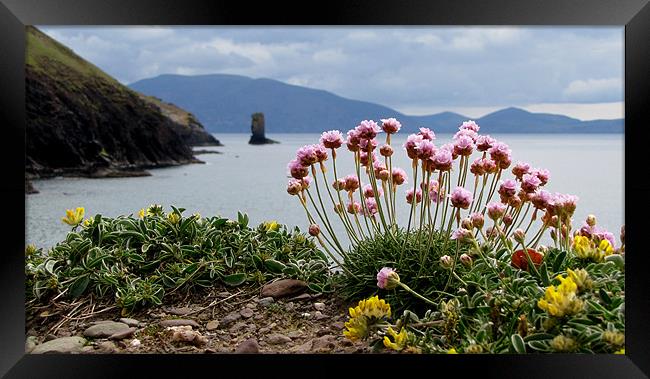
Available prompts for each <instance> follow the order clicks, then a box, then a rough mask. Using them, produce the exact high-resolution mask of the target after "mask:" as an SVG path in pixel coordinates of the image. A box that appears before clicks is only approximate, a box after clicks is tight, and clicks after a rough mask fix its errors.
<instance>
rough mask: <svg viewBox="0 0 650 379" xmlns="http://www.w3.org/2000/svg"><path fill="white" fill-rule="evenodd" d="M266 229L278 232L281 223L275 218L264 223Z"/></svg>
mask: <svg viewBox="0 0 650 379" xmlns="http://www.w3.org/2000/svg"><path fill="white" fill-rule="evenodd" d="M264 229H266V231H267V232H268V231H270V230H273V231H276V232H277V231H278V229H280V224H278V223H277V221H275V220H271V221H267V222H265V223H264Z"/></svg>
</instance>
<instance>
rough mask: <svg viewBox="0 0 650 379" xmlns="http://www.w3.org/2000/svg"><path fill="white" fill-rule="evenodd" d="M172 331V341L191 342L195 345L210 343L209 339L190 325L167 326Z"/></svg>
mask: <svg viewBox="0 0 650 379" xmlns="http://www.w3.org/2000/svg"><path fill="white" fill-rule="evenodd" d="M167 329H168V330H171V331H172V341H175V342H184V343H191V344H193V345H195V346H202V345H205V344H207V343H208V339H207V338H205V337H204V336H203V335H201V333H199V332H197V331H196V330H192V327H191V326H190V325H179V326H171V327H169V328H167Z"/></svg>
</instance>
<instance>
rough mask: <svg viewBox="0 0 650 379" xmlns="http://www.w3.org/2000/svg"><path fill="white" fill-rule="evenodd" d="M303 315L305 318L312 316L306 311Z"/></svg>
mask: <svg viewBox="0 0 650 379" xmlns="http://www.w3.org/2000/svg"><path fill="white" fill-rule="evenodd" d="M301 316H302V317H304V318H311V313H307V312H305V313H303V314H301Z"/></svg>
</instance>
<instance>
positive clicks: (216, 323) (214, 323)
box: [205, 320, 219, 331]
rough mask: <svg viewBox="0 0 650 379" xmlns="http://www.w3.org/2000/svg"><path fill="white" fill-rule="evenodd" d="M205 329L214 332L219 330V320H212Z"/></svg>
mask: <svg viewBox="0 0 650 379" xmlns="http://www.w3.org/2000/svg"><path fill="white" fill-rule="evenodd" d="M205 328H206V329H207V330H209V331H213V330H215V329H218V328H219V320H212V321H210V322H208V325H206V326H205Z"/></svg>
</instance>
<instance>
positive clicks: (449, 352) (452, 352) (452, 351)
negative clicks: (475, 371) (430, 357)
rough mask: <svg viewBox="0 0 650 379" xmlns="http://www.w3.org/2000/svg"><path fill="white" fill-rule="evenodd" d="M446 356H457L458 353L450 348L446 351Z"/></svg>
mask: <svg viewBox="0 0 650 379" xmlns="http://www.w3.org/2000/svg"><path fill="white" fill-rule="evenodd" d="M447 354H458V352H457V351H456V349H454V348H453V347H452V348H451V349H449V350H447Z"/></svg>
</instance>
